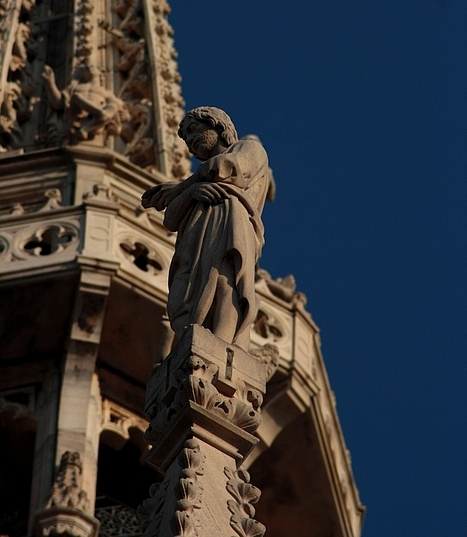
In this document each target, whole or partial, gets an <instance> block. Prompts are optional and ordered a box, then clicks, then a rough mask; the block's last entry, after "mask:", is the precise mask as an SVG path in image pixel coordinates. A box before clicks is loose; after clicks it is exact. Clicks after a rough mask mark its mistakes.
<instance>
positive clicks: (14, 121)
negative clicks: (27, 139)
mask: <svg viewBox="0 0 467 537" xmlns="http://www.w3.org/2000/svg"><path fill="white" fill-rule="evenodd" d="M17 102H21V88H20V87H19V85H18V84H16V82H7V83H6V84H5V89H4V98H3V102H2V105H1V109H0V112H1V113H0V152H4V151H7V150H8V149H16V148H18V147H20V146H21V143H22V141H23V132H22V130H21V127H20V125H19V121H18V120H19V118H18V110H17V106H16V103H17Z"/></svg>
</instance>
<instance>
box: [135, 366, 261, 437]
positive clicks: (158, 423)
mask: <svg viewBox="0 0 467 537" xmlns="http://www.w3.org/2000/svg"><path fill="white" fill-rule="evenodd" d="M156 372H157V369H156ZM217 373H218V367H217V366H216V365H214V364H207V363H205V362H204V361H203V360H202V359H201V358H198V357H195V356H191V357H190V358H189V359H188V360H187V361H186V362H185V364H184V366H183V367H182V368H181V369H179V370H178V371H177V372H176V374H175V376H176V378H177V384H176V386H172V387H170V388H169V390H168V392H167V393H166V394H162V395H163V396H161V397H159V398H158V399H157V402H156V403H155V404H154V405H153V406H152V407H151V408H150V409H149V415H150V418H151V422H150V425H149V427H148V429H147V431H146V433H145V439H146V440H147V442H149V443H151V444H153V443H155V442H156V441H157V439H158V438H159V436H160V435H161V434H162V433H163V431H165V429H166V428H167V427H168V426H169V425H170V422H171V420H172V419H173V417H174V416H175V415H176V414H177V413H178V412H179V411H180V410H181V409H182V408H183V407H184V406H185V403H186V402H187V401H193V402H195V403H197V404H198V405H200V406H201V407H203V408H205V409H207V410H209V411H211V412H213V413H215V414H216V415H217V416H220V417H222V418H223V419H225V420H227V421H229V422H230V423H232V424H233V425H236V426H237V427H239V428H240V429H243V430H244V431H247V432H249V433H254V432H255V431H256V429H257V428H258V427H259V425H260V423H261V420H262V416H261V410H260V407H261V404H262V402H263V397H262V395H261V393H260V392H259V391H258V390H255V389H253V388H249V387H248V386H246V385H244V384H242V382H241V381H238V387H237V390H236V392H235V394H234V396H233V397H226V396H225V395H222V394H221V393H219V391H218V390H217V388H216V386H215V385H214V384H213V382H214V381H215V380H216V378H217ZM156 374H157V373H156Z"/></svg>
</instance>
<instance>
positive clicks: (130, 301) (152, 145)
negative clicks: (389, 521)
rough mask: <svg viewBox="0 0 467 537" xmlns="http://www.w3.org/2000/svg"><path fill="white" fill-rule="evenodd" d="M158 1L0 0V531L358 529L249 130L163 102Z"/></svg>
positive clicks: (330, 402) (276, 532) (161, 535)
mask: <svg viewBox="0 0 467 537" xmlns="http://www.w3.org/2000/svg"><path fill="white" fill-rule="evenodd" d="M169 12H170V8H169V5H168V3H167V1H166V0H93V1H91V0H61V1H57V0H42V1H40V0H2V1H0V14H1V17H0V42H1V47H0V70H1V81H0V89H1V92H0V453H1V454H2V456H1V463H0V535H2V536H8V537H25V536H34V537H48V536H51V537H56V536H59V535H63V536H65V535H66V536H68V537H98V536H101V537H120V536H122V537H123V536H124V535H125V536H128V537H140V536H143V535H144V536H145V537H156V536H157V537H172V536H199V537H201V536H207V535H216V536H219V537H221V536H222V537H233V536H235V537H236V536H240V537H247V536H250V537H253V536H261V535H263V534H264V533H265V531H267V535H269V536H270V537H283V536H285V535H307V536H311V537H329V536H331V535H332V536H333V537H359V536H360V533H361V527H362V521H363V516H364V508H363V506H362V504H361V502H360V500H359V496H358V491H357V488H356V485H355V481H354V477H353V474H352V469H351V460H350V454H349V452H348V450H347V449H346V446H345V442H344V439H343V435H342V431H341V429H340V425H339V419H338V415H337V411H336V403H335V398H334V394H333V392H332V391H331V388H330V384H329V380H328V377H327V374H326V369H325V365H324V361H323V357H322V354H321V350H320V336H319V331H318V328H317V326H316V325H315V323H314V321H313V319H312V317H311V315H310V313H309V312H308V311H307V310H306V298H305V296H304V295H303V294H302V293H300V292H299V291H297V290H296V288H295V281H294V279H293V276H291V275H289V276H284V277H283V278H277V279H274V278H272V277H271V276H270V274H269V273H268V272H267V271H266V270H264V269H263V268H260V267H259V264H258V259H259V257H260V253H261V247H262V241H263V228H262V223H261V211H262V208H263V205H264V203H265V201H266V200H267V199H271V198H272V197H273V195H274V191H275V183H274V179H273V178H272V174H271V170H270V168H269V166H268V158H267V154H266V150H265V149H264V148H263V146H262V144H261V143H260V142H259V140H258V139H257V137H254V136H246V137H243V138H239V136H238V134H237V132H236V130H235V127H234V121H235V118H234V117H232V119H230V117H229V116H228V115H227V114H226V113H225V112H224V111H222V110H219V109H217V108H215V107H207V106H201V107H199V108H196V109H194V110H191V111H189V112H188V113H186V112H185V103H184V101H183V98H182V96H181V86H180V81H181V78H180V74H179V72H178V67H177V63H176V56H177V54H176V50H175V47H174V40H173V29H172V27H171V26H170V24H169V22H168V15H169ZM187 16H188V13H187ZM258 130H260V126H258ZM190 153H191V154H192V155H194V156H195V157H196V158H197V159H198V160H200V161H201V164H200V165H199V167H198V168H197V169H196V171H195V172H192V170H191V160H190ZM278 183H279V184H278V188H280V178H279V180H278ZM141 197H142V198H141ZM141 203H142V204H141Z"/></svg>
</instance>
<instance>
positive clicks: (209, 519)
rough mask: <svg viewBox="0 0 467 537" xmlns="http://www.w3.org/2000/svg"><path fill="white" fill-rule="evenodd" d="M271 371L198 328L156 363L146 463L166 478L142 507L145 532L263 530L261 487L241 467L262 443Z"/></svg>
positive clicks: (220, 536) (162, 535) (151, 536)
mask: <svg viewBox="0 0 467 537" xmlns="http://www.w3.org/2000/svg"><path fill="white" fill-rule="evenodd" d="M266 369H267V366H266V365H265V364H263V363H262V362H261V361H260V360H259V359H258V358H256V357H253V356H251V355H250V354H248V353H247V352H245V351H244V350H243V349H241V348H239V347H237V346H235V345H231V344H227V343H225V342H224V341H222V340H221V339H219V338H217V337H215V336H213V335H212V334H211V332H210V331H208V330H206V329H204V328H202V327H201V326H198V325H193V326H191V327H189V328H188V330H187V331H186V332H185V334H184V336H183V338H182V339H181V341H180V342H179V343H178V344H177V346H176V347H175V348H174V350H173V351H172V352H171V353H170V355H169V356H168V357H167V359H166V360H164V361H163V362H162V363H161V364H160V365H159V366H158V367H156V368H155V371H154V373H153V375H152V377H151V379H150V380H149V383H148V388H147V399H146V412H147V414H148V416H149V418H150V420H151V422H150V426H149V428H148V430H147V431H146V435H145V437H146V439H147V440H148V442H150V443H151V444H152V446H153V447H152V449H151V451H150V452H149V454H148V456H147V458H146V462H147V463H148V464H149V465H150V466H152V467H153V468H155V469H156V470H158V471H159V472H161V473H162V474H163V475H164V478H163V480H162V482H161V483H160V484H157V485H153V486H152V487H151V490H150V494H151V498H150V499H148V500H146V501H145V502H143V504H142V505H141V506H140V507H139V509H138V514H139V516H140V518H141V519H142V520H143V525H144V527H145V537H155V536H156V535H157V537H169V536H170V537H173V536H174V535H176V536H182V535H183V536H185V535H186V536H195V535H198V534H200V535H216V537H232V530H234V531H235V532H236V533H237V534H238V535H240V536H246V535H251V536H253V535H255V536H261V535H263V534H264V532H265V527H264V526H263V525H262V524H261V523H259V522H257V521H256V520H254V513H255V510H254V507H253V505H252V504H254V503H256V502H257V501H258V499H259V497H260V491H259V490H258V489H257V488H256V487H255V486H253V485H252V484H250V483H249V475H248V473H247V472H246V471H245V470H243V469H242V468H241V465H242V462H243V461H244V459H245V457H246V456H247V455H248V453H250V451H251V450H252V449H253V447H254V446H255V445H256V443H257V442H258V439H257V438H256V437H255V436H253V434H252V433H254V432H255V431H256V429H257V427H258V426H259V424H260V422H261V411H260V406H261V403H262V396H263V394H264V392H265V384H266ZM201 528H202V529H201Z"/></svg>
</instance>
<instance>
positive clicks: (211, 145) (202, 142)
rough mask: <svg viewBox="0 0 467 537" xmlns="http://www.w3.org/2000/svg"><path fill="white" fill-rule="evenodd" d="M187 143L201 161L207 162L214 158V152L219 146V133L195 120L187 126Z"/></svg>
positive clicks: (191, 151)
mask: <svg viewBox="0 0 467 537" xmlns="http://www.w3.org/2000/svg"><path fill="white" fill-rule="evenodd" d="M184 130H185V142H186V145H187V146H188V149H189V150H190V153H192V154H193V155H194V156H195V157H196V158H198V159H199V160H207V159H208V158H210V157H212V156H213V150H214V149H215V148H216V147H217V146H218V143H219V133H218V132H217V131H216V130H215V129H213V128H212V127H211V126H210V125H208V124H207V123H202V122H201V121H196V120H195V119H192V120H190V122H189V123H188V124H187V125H186V126H185V129H184Z"/></svg>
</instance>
